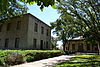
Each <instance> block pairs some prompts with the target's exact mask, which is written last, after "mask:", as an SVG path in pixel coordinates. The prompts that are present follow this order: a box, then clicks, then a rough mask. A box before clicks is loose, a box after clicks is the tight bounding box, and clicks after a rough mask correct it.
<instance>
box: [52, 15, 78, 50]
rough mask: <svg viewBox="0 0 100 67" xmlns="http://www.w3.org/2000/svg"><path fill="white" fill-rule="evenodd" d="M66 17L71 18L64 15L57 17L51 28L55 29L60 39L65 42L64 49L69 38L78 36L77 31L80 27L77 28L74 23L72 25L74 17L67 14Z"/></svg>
mask: <svg viewBox="0 0 100 67" xmlns="http://www.w3.org/2000/svg"><path fill="white" fill-rule="evenodd" d="M66 17H67V19H68V18H69V17H70V18H69V20H67V19H66V20H65V18H64V17H63V18H62V19H57V20H56V21H55V22H52V23H51V28H52V29H54V31H53V33H55V34H57V36H58V39H59V40H61V41H62V43H63V50H64V51H65V45H66V42H67V41H68V40H69V39H72V38H74V37H76V36H77V35H76V32H77V29H78V28H77V29H76V28H75V27H74V25H70V24H71V23H72V22H73V20H72V17H71V16H70V15H67V16H66Z"/></svg>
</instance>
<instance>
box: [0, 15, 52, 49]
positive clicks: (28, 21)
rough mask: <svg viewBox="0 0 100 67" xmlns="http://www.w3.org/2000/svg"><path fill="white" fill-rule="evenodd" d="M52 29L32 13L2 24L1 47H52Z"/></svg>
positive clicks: (0, 26)
mask: <svg viewBox="0 0 100 67" xmlns="http://www.w3.org/2000/svg"><path fill="white" fill-rule="evenodd" d="M50 43H51V29H50V26H48V25H47V24H45V23H44V22H43V21H41V20H39V19H38V18H36V17H35V16H33V15H31V14H30V13H27V14H24V15H22V16H16V17H13V18H10V20H9V21H8V22H7V23H3V24H0V49H39V50H45V49H50Z"/></svg>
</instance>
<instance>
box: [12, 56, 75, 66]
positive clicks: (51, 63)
mask: <svg viewBox="0 0 100 67" xmlns="http://www.w3.org/2000/svg"><path fill="white" fill-rule="evenodd" d="M72 57H75V55H62V56H58V57H53V58H48V59H43V60H39V61H35V62H30V63H24V64H21V65H15V66H11V67H52V66H54V65H56V64H59V63H61V62H64V61H66V60H69V59H70V58H72Z"/></svg>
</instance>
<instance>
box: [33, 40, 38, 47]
mask: <svg viewBox="0 0 100 67" xmlns="http://www.w3.org/2000/svg"><path fill="white" fill-rule="evenodd" d="M36 45H37V39H33V47H34V48H36Z"/></svg>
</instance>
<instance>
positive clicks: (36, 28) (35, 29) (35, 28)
mask: <svg viewBox="0 0 100 67" xmlns="http://www.w3.org/2000/svg"><path fill="white" fill-rule="evenodd" d="M34 31H35V32H37V31H38V24H37V23H35V26H34Z"/></svg>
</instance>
